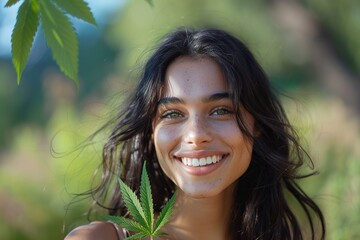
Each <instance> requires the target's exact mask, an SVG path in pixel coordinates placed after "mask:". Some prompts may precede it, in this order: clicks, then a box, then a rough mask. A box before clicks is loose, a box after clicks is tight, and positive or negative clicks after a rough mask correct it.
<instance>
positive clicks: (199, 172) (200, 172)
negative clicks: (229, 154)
mask: <svg viewBox="0 0 360 240" xmlns="http://www.w3.org/2000/svg"><path fill="white" fill-rule="evenodd" d="M225 158H226V157H224V158H223V159H221V160H220V161H219V162H217V163H213V164H211V165H207V166H199V167H192V166H187V165H185V164H183V163H182V162H181V161H179V163H180V164H181V166H182V168H183V169H185V171H186V172H187V173H189V174H191V175H194V176H204V175H207V174H210V173H212V172H214V171H215V170H216V169H218V168H219V167H220V166H221V165H222V163H223V162H224V160H225Z"/></svg>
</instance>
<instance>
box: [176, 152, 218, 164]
mask: <svg viewBox="0 0 360 240" xmlns="http://www.w3.org/2000/svg"><path fill="white" fill-rule="evenodd" d="M221 159H222V156H217V155H213V156H209V157H206V158H181V161H182V162H183V164H185V165H187V166H192V167H199V166H206V165H210V164H213V163H217V162H219V161H220V160H221Z"/></svg>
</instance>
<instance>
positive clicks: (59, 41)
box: [39, 0, 78, 86]
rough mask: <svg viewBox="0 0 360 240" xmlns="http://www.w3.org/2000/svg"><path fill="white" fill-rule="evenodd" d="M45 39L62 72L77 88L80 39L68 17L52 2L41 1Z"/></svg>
mask: <svg viewBox="0 0 360 240" xmlns="http://www.w3.org/2000/svg"><path fill="white" fill-rule="evenodd" d="M39 2H40V13H41V20H42V26H43V28H44V34H45V39H46V42H47V44H48V46H49V47H50V49H51V52H52V55H53V57H54V59H55V61H56V62H57V64H58V65H59V67H60V69H61V71H62V72H63V73H65V75H66V76H68V77H69V78H70V79H72V80H73V81H74V82H75V84H76V86H77V84H78V82H77V75H78V39H77V36H76V33H75V30H74V28H73V26H72V24H71V22H70V21H69V19H68V17H67V16H66V15H65V14H64V13H63V12H62V11H61V10H60V9H58V8H57V7H56V6H55V5H54V4H53V2H52V1H48V0H40V1H39Z"/></svg>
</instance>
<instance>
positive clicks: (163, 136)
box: [154, 126, 178, 159]
mask: <svg viewBox="0 0 360 240" xmlns="http://www.w3.org/2000/svg"><path fill="white" fill-rule="evenodd" d="M177 132H178V131H176V130H175V129H173V128H169V127H166V126H162V127H156V128H155V130H154V144H155V150H156V155H157V156H158V158H159V159H162V158H164V157H165V156H167V155H168V153H169V152H170V151H171V150H172V149H173V147H174V146H175V144H176V141H177V138H178V136H177Z"/></svg>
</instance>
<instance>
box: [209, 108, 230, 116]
mask: <svg viewBox="0 0 360 240" xmlns="http://www.w3.org/2000/svg"><path fill="white" fill-rule="evenodd" d="M218 111H224V113H222V114H219V113H217V112H218ZM232 113H233V112H232V111H231V110H229V109H228V108H225V107H218V108H215V109H214V111H212V112H211V115H216V116H223V115H227V114H232Z"/></svg>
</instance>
